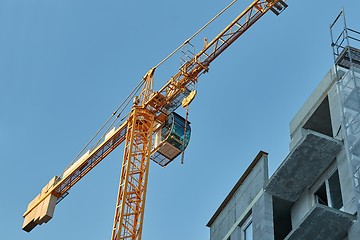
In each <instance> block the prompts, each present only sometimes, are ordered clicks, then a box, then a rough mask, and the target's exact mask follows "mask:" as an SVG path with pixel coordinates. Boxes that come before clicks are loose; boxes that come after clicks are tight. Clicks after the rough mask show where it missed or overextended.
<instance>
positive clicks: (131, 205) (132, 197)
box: [111, 106, 155, 240]
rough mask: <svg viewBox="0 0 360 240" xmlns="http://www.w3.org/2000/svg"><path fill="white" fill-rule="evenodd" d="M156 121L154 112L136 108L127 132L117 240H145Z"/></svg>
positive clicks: (119, 195)
mask: <svg viewBox="0 0 360 240" xmlns="http://www.w3.org/2000/svg"><path fill="white" fill-rule="evenodd" d="M154 122H155V116H154V114H152V113H150V112H149V111H147V110H146V109H143V108H141V107H136V106H135V107H133V110H132V112H131V115H130V118H129V121H128V127H127V133H126V140H125V150H124V157H123V163H122V168H121V177H120V184H119V192H118V197H117V202H116V208H115V217H114V226H113V231H112V237H111V239H113V240H120V239H131V240H134V239H141V232H142V222H143V217H144V207H145V198H146V188H147V180H148V172H149V163H150V153H151V143H152V133H153V126H154Z"/></svg>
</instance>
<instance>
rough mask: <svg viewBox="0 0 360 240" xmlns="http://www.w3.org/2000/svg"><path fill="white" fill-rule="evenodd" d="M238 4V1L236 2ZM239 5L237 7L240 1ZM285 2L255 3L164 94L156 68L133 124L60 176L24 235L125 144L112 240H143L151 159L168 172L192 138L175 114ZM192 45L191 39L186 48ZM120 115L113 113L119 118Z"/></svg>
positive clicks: (40, 199) (144, 85) (28, 218)
mask: <svg viewBox="0 0 360 240" xmlns="http://www.w3.org/2000/svg"><path fill="white" fill-rule="evenodd" d="M235 1H236V0H235ZM235 1H234V2H235ZM287 6H288V5H287V4H286V3H285V0H255V1H253V2H252V3H251V4H250V5H249V6H248V7H247V8H246V9H245V10H243V12H242V13H240V14H239V15H238V16H237V17H236V18H235V19H234V20H233V21H232V22H231V23H230V24H229V25H228V26H227V27H225V28H224V29H223V30H222V31H221V32H220V33H219V34H218V35H217V36H216V37H215V38H214V39H213V40H211V41H210V42H208V41H204V47H203V49H202V50H201V51H199V52H198V53H197V54H195V55H194V56H193V57H192V58H191V59H190V60H188V61H186V62H185V63H184V64H183V65H182V66H181V67H180V69H179V71H178V72H177V73H176V74H175V75H173V76H172V77H171V78H170V79H169V80H168V81H167V82H166V84H165V85H164V86H163V87H162V88H161V89H160V90H158V91H154V89H153V77H154V73H155V70H156V68H157V66H156V67H154V68H152V69H150V70H149V71H148V72H147V73H146V75H145V76H144V77H143V79H142V81H141V85H140V86H141V92H140V94H139V96H137V97H135V98H134V101H133V105H132V107H131V111H130V113H129V114H128V116H127V119H126V120H124V121H123V123H122V124H121V125H119V126H115V127H114V128H112V129H111V130H110V131H108V132H107V133H106V135H104V137H103V138H102V139H101V141H100V142H98V143H97V144H96V145H95V146H94V147H92V148H90V149H89V150H88V151H87V152H85V153H84V154H83V155H82V156H81V157H78V158H77V159H76V161H75V162H74V163H72V164H71V165H70V167H68V168H67V169H66V170H65V171H64V172H63V173H62V174H61V175H60V176H55V177H54V178H52V179H51V180H50V181H49V183H48V184H47V185H46V186H45V187H44V188H43V189H42V191H41V192H40V193H39V194H38V195H37V196H36V197H35V198H34V199H33V200H32V201H31V202H30V203H29V205H28V208H27V210H26V211H25V213H24V214H23V217H24V223H23V230H25V231H27V232H30V231H31V230H32V229H33V228H34V227H36V226H37V225H40V224H42V223H46V222H48V221H49V220H50V219H51V218H52V216H53V213H54V209H55V206H56V204H57V203H59V202H60V201H61V200H62V199H63V198H64V197H66V195H67V194H68V191H69V190H70V188H71V187H72V186H74V185H75V184H76V183H77V182H78V181H79V180H80V179H82V178H83V177H84V176H85V175H86V174H87V173H88V172H89V171H91V170H92V169H93V168H94V167H95V166H96V165H97V164H98V163H99V162H101V161H102V160H103V159H104V158H105V157H106V156H107V155H108V154H109V153H110V152H112V151H113V150H114V149H115V148H117V147H118V146H119V145H120V144H121V143H123V142H124V155H123V161H122V165H121V176H120V183H119V190H118V196H117V200H116V208H115V216H114V223H113V228H112V236H111V239H112V240H120V239H123V240H126V239H131V240H140V239H141V233H142V225H143V219H144V207H145V199H146V190H147V180H148V172H149V164H150V160H153V161H154V162H156V163H157V164H159V165H160V166H162V167H165V166H166V165H168V164H169V163H170V162H172V161H173V160H174V159H175V158H176V157H177V156H179V155H180V154H182V153H183V152H184V150H185V148H186V147H187V145H188V142H189V139H190V133H191V128H190V123H189V122H188V120H187V117H186V119H184V118H183V117H181V116H180V115H178V114H177V113H175V110H176V109H177V108H178V107H180V106H181V105H182V106H183V107H188V106H189V104H190V103H191V101H192V100H193V99H194V97H195V95H196V90H195V84H196V83H197V81H198V78H199V77H200V76H201V75H202V74H204V73H206V72H207V71H208V70H209V66H210V64H211V62H212V61H213V60H215V59H216V58H217V57H218V56H219V55H220V54H221V53H222V52H223V51H225V50H226V49H227V48H228V47H229V46H230V45H231V44H232V43H233V42H234V41H235V40H236V39H238V38H239V37H240V36H241V35H242V34H243V33H244V32H246V30H248V29H249V28H250V27H251V26H252V25H253V24H254V23H255V22H256V21H257V20H259V19H260V18H261V17H262V16H263V15H264V14H266V13H267V12H268V11H269V10H270V11H272V12H273V13H275V14H276V15H279V14H280V13H281V12H282V11H283V10H284V9H285V8H286V7H287ZM189 42H190V39H188V40H186V41H185V42H184V44H187V43H189ZM115 114H116V112H114V113H113V115H115Z"/></svg>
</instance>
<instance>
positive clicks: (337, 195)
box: [329, 170, 343, 209]
mask: <svg viewBox="0 0 360 240" xmlns="http://www.w3.org/2000/svg"><path fill="white" fill-rule="evenodd" d="M329 194H330V199H331V207H333V208H336V209H340V208H342V207H343V200H342V196H341V187H340V179H339V172H338V171H337V170H336V171H335V172H334V173H333V175H331V177H330V178H329Z"/></svg>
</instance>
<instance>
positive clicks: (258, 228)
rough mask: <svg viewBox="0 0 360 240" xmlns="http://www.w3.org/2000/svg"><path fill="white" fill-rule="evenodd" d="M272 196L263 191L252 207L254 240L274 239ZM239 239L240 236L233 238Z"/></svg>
mask: <svg viewBox="0 0 360 240" xmlns="http://www.w3.org/2000/svg"><path fill="white" fill-rule="evenodd" d="M272 205H273V203H272V196H271V195H270V194H267V193H265V192H264V194H262V195H261V197H260V198H259V200H258V201H257V202H256V203H255V204H254V206H253V208H252V214H251V215H252V221H253V233H254V238H253V239H254V240H274V221H273V208H272ZM235 239H241V238H235Z"/></svg>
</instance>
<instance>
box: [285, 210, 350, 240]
mask: <svg viewBox="0 0 360 240" xmlns="http://www.w3.org/2000/svg"><path fill="white" fill-rule="evenodd" d="M354 219H355V217H354V216H353V215H350V214H348V213H345V212H342V211H339V210H337V209H334V208H330V207H328V206H325V205H321V204H316V205H315V206H313V208H312V209H311V210H310V211H309V212H308V213H307V214H306V215H305V217H304V218H303V221H302V222H301V223H300V224H299V227H297V228H296V229H293V230H292V231H291V232H290V233H289V234H288V236H287V237H286V238H285V239H284V240H304V239H312V240H324V239H326V240H341V239H343V238H344V237H345V236H346V234H347V231H348V229H349V227H350V226H351V224H352V222H353V220H354Z"/></svg>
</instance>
